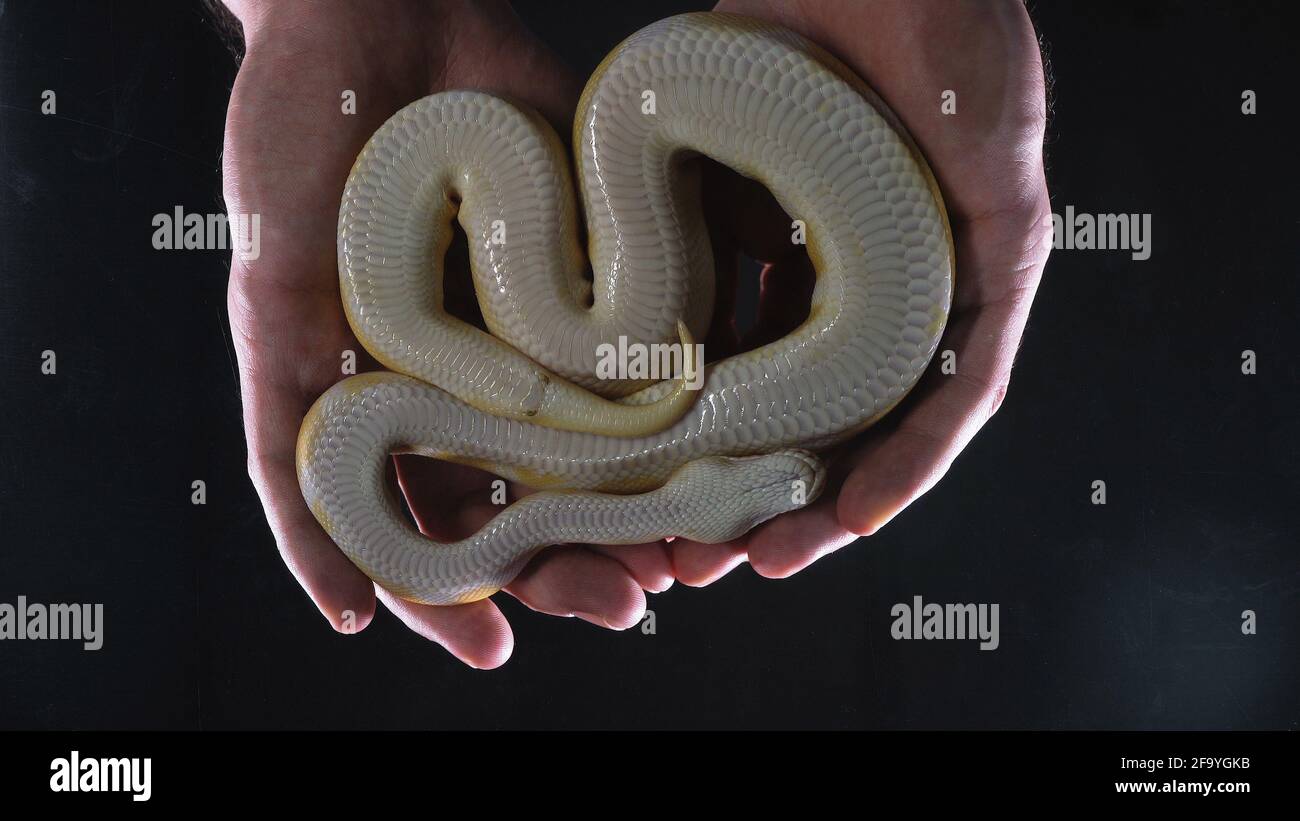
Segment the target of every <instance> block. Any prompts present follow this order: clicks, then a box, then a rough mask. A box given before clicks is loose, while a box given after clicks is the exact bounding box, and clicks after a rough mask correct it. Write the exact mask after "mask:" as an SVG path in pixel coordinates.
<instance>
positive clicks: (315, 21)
mask: <svg viewBox="0 0 1300 821" xmlns="http://www.w3.org/2000/svg"><path fill="white" fill-rule="evenodd" d="M221 1H222V2H223V3H224V4H225V6H226V8H227V9H229V10H230V12H231V13H232V14H233V15H234V16H235V17H237V18H238V19H239V22H240V25H241V26H242V27H243V30H244V44H245V48H246V49H247V50H249V51H252V50H253V49H254V48H255V47H260V46H261V45H262V44H263V43H268V44H269V43H276V42H279V41H282V40H284V39H292V40H296V41H300V42H301V41H304V40H309V41H310V40H318V41H325V42H333V43H347V44H349V45H355V46H359V47H361V48H368V49H374V50H375V53H377V54H382V53H384V52H385V51H386V50H388V49H390V48H391V47H392V44H393V43H394V42H396V41H399V40H401V39H403V38H411V37H412V36H414V37H417V38H418V37H428V36H430V34H431V33H433V32H437V31H439V30H445V29H446V28H448V27H451V26H453V25H454V24H455V23H458V22H460V21H461V20H463V19H466V18H468V17H472V16H475V15H477V14H478V13H479V8H478V6H477V4H475V3H474V2H473V0H370V2H367V3H365V4H358V3H351V2H344V1H343V0H221Z"/></svg>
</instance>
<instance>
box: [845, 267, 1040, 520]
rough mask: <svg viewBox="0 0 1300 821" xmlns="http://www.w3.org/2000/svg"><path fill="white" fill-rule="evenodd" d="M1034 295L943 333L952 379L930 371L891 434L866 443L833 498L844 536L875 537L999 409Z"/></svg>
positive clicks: (1014, 298)
mask: <svg viewBox="0 0 1300 821" xmlns="http://www.w3.org/2000/svg"><path fill="white" fill-rule="evenodd" d="M1032 299H1033V289H1032V288H1028V289H1020V290H1015V291H1011V292H1010V293H1009V294H1007V295H1006V297H1005V298H1003V299H1001V300H999V301H997V302H995V303H992V304H989V305H985V306H982V307H979V308H977V309H975V310H974V311H973V312H972V313H970V314H967V315H966V316H963V317H961V318H960V319H959V320H957V321H955V322H953V323H952V324H950V325H949V328H948V332H947V334H946V335H945V336H944V341H943V346H944V347H945V348H949V349H952V350H953V351H955V352H956V355H957V359H956V361H957V372H956V373H954V374H950V375H948V374H941V373H938V372H935V371H931V372H930V373H929V374H927V376H926V377H925V378H924V379H923V380H922V382H921V384H920V385H918V387H917V389H916V392H917V394H918V395H917V396H915V397H909V399H908V402H909V405H908V407H907V409H906V411H905V412H904V415H903V416H902V417H901V418H900V419H899V420H898V426H897V428H896V429H895V430H893V431H891V432H889V433H888V435H885V436H879V435H877V436H874V437H872V436H871V435H870V434H868V436H869V437H870V438H869V439H868V441H867V444H866V446H865V447H864V448H863V450H862V451H861V452H860V453H859V455H858V457H857V459H856V464H855V466H854V469H853V471H852V473H850V474H849V477H848V479H847V480H846V481H845V484H844V489H843V491H841V493H840V496H839V502H838V506H837V515H838V518H839V521H840V524H841V525H843V526H844V528H845V529H847V530H849V531H852V532H853V533H856V534H858V535H870V534H872V533H875V532H876V531H877V530H879V529H880V528H881V527H883V526H884V525H885V524H886V523H888V522H889V521H890V520H891V519H893V518H894V517H895V516H897V515H898V513H899V512H900V511H902V510H903V509H904V508H905V507H907V506H908V505H909V504H911V503H912V501H913V500H914V499H916V498H917V497H918V496H920V495H921V494H923V493H925V492H926V491H928V490H929V489H930V488H932V487H933V486H934V485H935V484H936V483H937V482H938V481H939V479H941V478H942V477H943V475H944V474H945V473H946V472H947V470H948V468H949V466H951V465H952V463H953V460H954V459H956V458H957V454H959V453H961V451H962V449H963V448H965V447H966V445H967V443H968V442H970V440H971V438H972V437H973V436H974V435H975V434H976V433H977V432H978V431H979V429H980V428H981V427H983V425H984V423H985V422H987V421H988V420H989V419H990V418H991V417H992V416H993V414H994V413H996V412H997V410H998V408H999V407H1000V406H1001V404H1002V401H1003V399H1004V397H1005V396H1006V391H1007V384H1008V382H1009V380H1010V378H1011V364H1012V360H1013V358H1014V357H1015V352H1016V346H1017V345H1018V344H1019V341H1020V336H1021V333H1022V332H1023V330H1024V325H1025V320H1026V318H1027V317H1028V314H1029V304H1030V302H1031V301H1032Z"/></svg>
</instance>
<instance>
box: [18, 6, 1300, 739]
mask: <svg viewBox="0 0 1300 821" xmlns="http://www.w3.org/2000/svg"><path fill="white" fill-rule="evenodd" d="M518 5H519V9H520V13H521V14H522V15H523V16H524V17H525V19H526V20H527V21H528V23H529V24H530V25H531V26H532V27H534V29H535V30H536V31H537V32H538V33H539V34H540V35H541V36H542V37H543V38H544V39H546V40H547V41H548V42H550V43H551V44H552V45H553V46H554V47H555V48H557V49H558V50H559V51H560V52H561V54H562V55H564V56H565V57H566V58H567V59H568V60H569V61H570V62H571V63H572V64H573V65H574V66H575V68H577V69H579V70H580V71H584V72H585V71H589V70H590V69H591V68H592V67H594V66H595V64H596V63H597V62H598V61H599V59H600V58H601V57H602V56H603V55H604V54H605V52H606V51H607V50H608V49H609V48H610V47H611V46H613V45H614V44H615V43H616V42H617V41H618V40H620V39H621V38H622V37H623V36H625V35H626V34H628V33H630V32H631V31H633V30H634V29H636V28H638V27H640V26H641V25H644V24H646V23H649V22H651V21H653V20H655V19H658V18H660V17H663V16H666V15H667V14H670V13H674V12H677V11H683V10H688V9H692V8H703V7H705V4H702V3H699V4H692V3H685V2H677V3H672V2H655V3H608V2H606V3H581V4H543V3H522V2H521V3H519V4H518ZM1132 5H1134V6H1138V8H1131V7H1130V4H1127V3H1125V4H1120V3H1115V4H1107V3H1102V4H1092V3H1090V4H1086V5H1085V4H1063V3H1059V4H1050V5H1048V4H1044V5H1043V6H1042V7H1040V8H1036V9H1035V18H1036V21H1037V23H1038V25H1039V27H1040V29H1041V31H1042V34H1043V36H1044V38H1045V39H1046V41H1047V44H1048V46H1049V56H1050V59H1051V65H1052V69H1053V73H1054V76H1055V93H1054V96H1055V107H1054V114H1053V117H1052V122H1051V125H1050V140H1049V146H1048V156H1049V167H1048V174H1049V186H1050V188H1051V191H1052V201H1053V210H1055V211H1058V212H1060V211H1063V210H1064V208H1065V206H1066V205H1074V206H1075V207H1076V209H1078V210H1079V211H1086V212H1130V213H1150V214H1152V222H1153V253H1152V256H1151V259H1150V260H1147V261H1144V262H1136V261H1133V260H1131V259H1130V258H1129V254H1128V253H1127V252H1122V251H1114V252H1104V251H1074V252H1071V251H1058V252H1056V253H1055V254H1054V255H1053V256H1052V258H1051V260H1050V262H1049V263H1048V267H1047V273H1046V275H1045V278H1044V281H1043V285H1042V288H1041V290H1040V291H1039V296H1038V299H1037V302H1036V304H1035V308H1034V314H1033V317H1032V319H1031V321H1030V325H1029V330H1028V332H1027V334H1026V337H1025V340H1024V343H1023V346H1022V349H1021V352H1020V355H1019V357H1018V360H1017V365H1016V370H1015V378H1014V380H1013V382H1012V387H1011V391H1010V394H1009V396H1008V400H1007V402H1006V404H1005V406H1004V408H1003V410H1002V411H1001V413H1000V414H999V415H998V416H997V417H996V418H995V419H994V420H993V421H992V422H991V424H990V425H989V426H988V427H987V428H986V429H985V430H984V432H983V433H982V434H981V435H980V436H979V437H978V438H977V439H976V440H975V441H974V443H973V444H972V445H971V446H970V447H969V448H968V449H967V450H966V452H965V453H964V454H963V455H962V456H961V457H960V458H959V459H958V461H957V463H956V465H955V466H954V468H953V470H952V471H951V473H950V474H949V475H948V477H947V478H946V479H944V481H943V482H942V483H941V484H940V485H939V486H938V487H937V488H935V489H934V490H933V491H932V492H931V493H929V494H928V495H927V496H925V497H924V498H923V499H921V500H920V501H919V502H917V503H916V504H914V505H913V506H912V507H911V508H909V509H908V510H907V511H906V512H905V513H904V514H902V515H901V516H900V517H899V518H898V519H897V520H896V521H895V522H894V523H892V524H891V525H890V526H889V527H887V528H885V529H884V530H883V531H882V532H881V533H880V534H878V535H877V536H875V537H873V538H870V539H867V540H862V541H860V542H859V543H857V544H855V545H854V546H852V547H850V548H846V549H844V550H842V551H840V552H839V553H837V554H835V555H834V556H831V557H828V558H826V559H824V560H822V561H821V562H818V563H817V564H816V565H814V566H813V567H812V568H810V569H809V570H807V571H805V572H803V573H800V574H798V575H797V576H795V577H793V578H791V579H788V580H785V581H780V582H774V581H766V580H763V579H761V578H759V577H758V576H756V575H755V574H754V573H752V572H751V571H749V570H748V569H747V568H743V567H742V568H740V569H738V570H736V571H735V572H733V573H731V574H730V575H729V576H728V577H726V578H725V579H724V580H722V581H720V582H718V583H717V584H715V585H713V586H712V587H710V588H708V589H705V590H692V589H688V588H684V587H683V586H681V585H678V586H676V587H674V588H673V589H671V590H670V591H668V592H667V593H664V594H661V595H658V596H654V597H652V598H651V601H650V607H651V608H652V609H653V610H654V611H655V612H656V614H657V627H658V632H657V634H656V635H643V634H642V633H641V632H640V631H639V630H637V629H633V630H630V631H627V632H625V633H612V632H607V631H602V630H599V629H597V628H595V627H592V626H590V625H587V624H585V623H581V622H576V621H573V620H561V619H555V618H551V617H545V616H540V615H536V614H532V613H530V612H529V611H527V610H526V609H525V608H523V607H522V606H521V605H519V604H518V603H516V602H514V601H513V600H511V599H508V598H506V597H500V598H501V600H502V601H501V603H502V606H503V608H504V609H505V611H506V613H507V615H508V616H510V617H511V620H512V624H513V626H514V630H515V635H516V640H517V646H516V649H515V653H514V656H513V658H512V659H511V661H510V662H508V663H507V664H506V666H505V667H504V668H502V669H500V670H497V671H494V672H476V671H472V670H469V669H466V668H464V667H462V666H461V665H460V664H459V663H458V662H456V661H454V660H453V659H452V658H451V657H449V656H448V655H447V654H446V653H445V652H443V651H442V650H441V649H439V648H437V647H436V646H431V645H429V644H427V643H426V642H425V641H424V640H422V639H420V638H418V637H416V636H415V635H414V634H411V633H409V632H408V631H407V630H406V629H405V628H404V627H403V626H402V625H401V624H400V623H399V622H398V621H397V620H396V619H395V618H393V617H391V616H389V615H388V614H386V613H384V612H382V609H381V613H380V615H379V616H378V617H377V618H376V621H375V623H374V624H373V625H372V626H371V628H370V629H368V630H367V631H365V632H364V633H363V634H361V635H359V636H355V637H344V636H339V635H336V634H334V633H333V632H332V631H330V630H329V629H328V627H327V625H326V624H325V623H324V622H323V621H322V620H321V618H320V616H319V615H318V614H317V611H316V609H315V607H314V606H313V605H312V604H311V603H310V601H309V600H308V599H307V598H306V596H305V594H304V593H303V592H302V591H301V589H300V588H299V587H298V585H297V584H296V583H295V582H294V580H293V578H292V577H291V576H290V574H289V572H288V571H287V570H286V569H285V568H284V566H283V565H282V564H281V562H280V559H279V556H278V554H277V552H276V550H275V545H274V541H273V539H272V537H271V535H270V532H269V531H268V529H267V527H266V524H265V521H264V519H263V518H262V513H261V509H260V507H259V505H258V502H257V498H256V495H255V493H254V491H253V489H252V486H251V485H250V483H249V481H248V479H247V477H246V475H245V472H244V455H245V451H244V444H243V438H242V428H241V423H240V410H239V400H238V394H237V387H236V385H237V382H236V377H235V366H234V358H233V357H234V355H233V351H232V349H231V347H230V343H229V329H228V324H227V321H226V317H225V299H224V294H225V277H226V272H227V259H226V255H225V254H222V253H221V252H195V251H189V252H163V251H155V250H154V249H153V248H152V246H151V244H150V239H151V237H152V233H153V227H152V226H151V224H150V220H151V218H152V216H153V215H154V214H156V213H159V212H170V211H171V210H172V209H173V208H174V207H175V206H176V205H181V206H183V207H184V208H185V210H186V211H198V212H214V211H221V210H223V204H222V201H221V197H220V191H221V185H220V164H219V152H220V148H221V138H222V125H223V121H224V116H225V105H226V101H227V98H228V94H229V88H230V84H231V82H232V80H233V77H234V73H235V65H234V63H233V61H232V60H231V58H230V55H229V54H228V53H227V52H226V50H225V48H224V46H223V45H222V43H221V41H220V39H219V38H218V37H217V35H216V34H215V33H214V31H213V28H212V26H211V23H210V21H209V20H208V19H207V17H206V14H205V12H204V11H203V10H202V8H201V7H199V6H197V5H189V4H183V3H167V2H157V3H151V4H134V3H99V2H85V3H55V2H49V3H46V2H9V3H6V4H4V5H3V10H2V11H0V14H2V15H3V16H0V49H2V50H0V61H2V62H3V72H2V73H3V78H2V79H0V162H2V163H3V168H0V179H2V180H3V185H0V601H4V602H13V601H14V600H15V599H16V597H17V596H18V595H20V594H22V595H26V596H28V598H29V599H30V600H33V601H44V602H64V601H66V602H102V603H104V605H105V611H106V616H105V619H106V625H105V646H104V649H103V650H101V651H99V652H96V653H88V652H84V651H82V650H81V649H80V645H79V644H78V643H76V642H30V641H28V642H16V641H14V642H3V643H0V727H5V728H87V729H95V728H141V729H148V728H383V729H400V728H433V727H454V728H467V727H577V728H587V727H606V726H618V727H639V728H663V727H736V726H739V727H864V728H881V727H883V728H934V727H949V728H980V727H990V728H1127V729H1152V728H1178V729H1183V728H1210V729H1218V728H1250V729H1261V728H1296V727H1297V723H1298V719H1300V709H1298V707H1300V701H1298V699H1297V684H1298V683H1300V682H1298V681H1297V662H1296V657H1297V640H1296V634H1295V631H1296V627H1297V588H1298V587H1300V573H1298V571H1300V561H1297V555H1296V551H1297V533H1298V531H1300V528H1298V527H1297V524H1300V513H1297V503H1296V499H1297V491H1298V490H1300V481H1298V479H1300V477H1298V475H1297V474H1298V469H1297V455H1300V436H1298V435H1297V432H1296V427H1295V424H1294V423H1295V408H1296V401H1297V399H1300V390H1297V384H1298V376H1300V374H1298V373H1297V365H1296V356H1297V339H1296V330H1295V322H1294V319H1295V315H1296V309H1297V306H1300V299H1297V297H1298V296H1300V295H1298V294H1297V289H1298V286H1297V277H1296V273H1297V262H1300V242H1298V240H1297V223H1298V222H1300V217H1298V216H1297V211H1296V208H1295V204H1294V200H1293V194H1294V191H1295V190H1297V187H1298V184H1300V179H1298V176H1300V175H1297V169H1296V160H1295V144H1294V134H1295V130H1294V128H1295V126H1296V124H1297V123H1296V119H1297V118H1296V117H1295V116H1294V114H1293V111H1294V106H1295V105H1297V101H1296V99H1295V87H1294V84H1295V82H1296V80H1297V71H1296V62H1297V61H1296V57H1295V53H1294V43H1293V42H1292V40H1291V39H1290V37H1289V36H1288V26H1287V25H1284V21H1282V20H1280V19H1278V17H1277V15H1276V14H1275V13H1269V12H1267V11H1266V9H1267V7H1266V6H1253V5H1252V6H1249V7H1247V8H1242V7H1241V5H1243V4H1229V3H1227V2H1224V3H1221V4H1213V5H1199V4H1183V3H1172V2H1169V3H1148V4H1132ZM1278 8H1279V10H1280V9H1281V8H1283V7H1281V6H1279V7H1278ZM1291 30H1292V31H1293V30H1294V29H1293V28H1291ZM47 88H50V89H54V90H55V91H56V92H57V94H58V114H57V115H56V116H42V115H41V114H40V113H39V107H40V95H41V91H42V90H43V89H47ZM1247 88H1249V89H1253V90H1255V91H1256V92H1257V94H1258V98H1259V113H1258V114H1257V115H1255V116H1243V115H1242V114H1241V112H1240V105H1241V92H1242V90H1243V89H1247ZM47 348H48V349H54V350H55V351H56V352H57V355H58V374H57V375H56V376H43V375H41V373H40V354H41V351H43V350H45V349H47ZM1247 348H1249V349H1252V350H1255V351H1256V352H1257V354H1258V357H1259V373H1258V375H1255V376H1244V375H1243V374H1242V373H1241V370H1240V362H1241V352H1242V351H1243V350H1244V349H1247ZM194 479H204V480H205V481H206V482H207V485H208V503H207V505H206V506H205V507H195V506H192V505H191V504H190V493H191V489H190V483H191V482H192V481H193V480H194ZM1095 479H1102V480H1105V481H1106V482H1107V485H1108V504H1106V505H1105V506H1104V507H1103V506H1094V505H1092V504H1091V503H1090V501H1089V496H1090V493H1091V483H1092V482H1093V480H1095ZM918 594H919V595H922V596H924V597H925V599H926V600H927V601H934V602H967V601H975V602H997V603H999V604H1000V606H1001V647H1000V649H998V650H997V651H996V652H981V651H980V650H979V649H978V648H977V646H976V644H975V643H973V642H897V641H893V640H891V639H890V634H889V625H890V622H891V618H890V616H889V610H890V607H891V606H892V605H893V604H894V603H896V602H904V601H910V600H911V597H912V596H914V595H918ZM1245 609H1252V610H1254V611H1255V612H1256V613H1257V614H1258V630H1259V632H1258V635H1255V636H1243V635H1242V633H1241V629H1240V625H1241V620H1240V614H1241V612H1242V611H1243V610H1245Z"/></svg>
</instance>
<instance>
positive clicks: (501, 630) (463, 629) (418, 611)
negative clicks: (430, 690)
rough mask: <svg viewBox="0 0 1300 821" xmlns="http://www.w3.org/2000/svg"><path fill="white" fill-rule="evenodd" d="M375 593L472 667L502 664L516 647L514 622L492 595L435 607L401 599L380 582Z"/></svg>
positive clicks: (406, 621)
mask: <svg viewBox="0 0 1300 821" xmlns="http://www.w3.org/2000/svg"><path fill="white" fill-rule="evenodd" d="M375 595H377V596H378V597H379V600H380V601H382V602H383V603H384V607H387V608H388V609H389V610H390V611H392V613H393V615H395V616H397V618H399V619H401V621H402V623H403V624H405V625H406V626H407V627H409V628H410V629H411V630H412V631H413V632H415V633H418V634H419V635H421V636H423V637H424V638H426V639H428V640H429V641H433V642H437V643H438V644H440V645H442V646H443V647H444V648H445V649H446V650H447V652H449V653H451V654H452V655H453V656H455V657H456V658H458V659H460V660H461V661H463V662H465V663H466V664H468V665H469V666H470V667H474V668H476V669H478V670H491V669H494V668H496V667H500V666H501V665H503V664H505V663H506V660H507V659H509V658H510V654H511V653H512V652H513V651H514V649H515V636H514V633H512V632H511V630H510V623H509V622H508V621H506V617H505V616H504V615H503V614H502V613H501V610H500V609H498V608H497V606H496V605H495V604H493V603H492V600H491V599H482V600H480V601H476V602H471V603H469V604H458V605H456V606H454V607H433V606H431V605H425V604H415V603H414V602H409V601H406V600H405V599H399V598H398V597H396V596H394V595H393V594H392V593H390V592H388V591H387V590H385V589H384V588H382V587H380V586H379V585H375Z"/></svg>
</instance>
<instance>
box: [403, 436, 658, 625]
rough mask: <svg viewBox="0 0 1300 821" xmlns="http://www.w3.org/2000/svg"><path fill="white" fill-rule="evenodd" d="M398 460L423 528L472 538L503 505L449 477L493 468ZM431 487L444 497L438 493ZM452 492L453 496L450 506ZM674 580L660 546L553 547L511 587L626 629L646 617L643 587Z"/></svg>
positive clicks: (536, 603) (479, 474)
mask: <svg viewBox="0 0 1300 821" xmlns="http://www.w3.org/2000/svg"><path fill="white" fill-rule="evenodd" d="M394 462H395V464H396V474H397V481H398V483H399V485H400V487H401V490H402V493H403V494H405V495H406V498H407V500H408V504H409V506H410V508H411V512H412V514H413V515H414V517H415V519H416V521H417V523H418V524H419V527H420V530H421V532H423V533H424V534H425V535H426V536H430V537H431V538H433V539H435V540H436V541H441V542H448V541H455V540H458V539H463V538H466V537H467V536H469V535H471V534H473V533H475V532H477V531H478V530H479V528H481V527H482V526H483V525H484V524H485V523H487V522H488V521H489V520H490V519H491V518H492V517H494V516H496V515H497V514H498V513H500V512H501V510H502V507H501V506H500V505H496V504H493V503H492V502H491V501H490V488H487V487H484V488H474V487H470V488H469V489H466V490H463V491H461V492H460V493H449V492H448V490H447V488H448V487H449V486H451V487H456V486H460V485H458V484H457V483H456V482H454V481H449V476H456V475H460V476H462V478H464V477H468V478H469V479H470V480H471V481H470V484H471V485H472V484H477V483H478V481H479V480H481V479H484V478H485V477H486V478H491V477H490V474H487V473H484V472H483V471H478V470H475V469H472V468H459V466H457V465H450V464H447V463H444V462H440V461H437V460H433V459H425V458H421V457H415V456H398V457H396V458H395V459H394ZM458 469H460V470H461V473H459V474H458V473H456V471H457V470H458ZM449 471H450V472H451V473H449ZM430 494H434V495H435V496H438V497H440V498H438V499H432V498H430ZM447 499H451V500H452V504H451V505H450V509H448V504H447ZM605 551H609V552H608V553H605ZM602 554H605V555H602ZM672 581H673V579H672V572H671V565H670V564H669V562H668V560H667V558H666V556H664V553H663V549H662V547H660V546H659V545H654V544H649V545H624V546H617V547H611V548H598V549H597V550H595V551H593V550H588V549H583V548H577V547H552V548H548V549H547V550H545V551H543V552H542V553H541V554H539V555H538V556H537V557H536V558H535V559H533V561H532V562H530V563H529V565H528V567H527V568H525V570H524V572H523V573H521V574H520V575H519V576H518V577H517V578H516V579H515V581H514V582H513V583H512V584H511V585H509V586H508V587H506V592H508V593H510V594H511V595H513V596H515V597H516V598H517V599H519V600H520V601H522V602H523V603H524V604H526V605H528V606H529V607H531V608H532V609H534V610H537V611H539V612H542V613H548V614H550V615H558V616H577V617H578V618H581V619H583V620H585V621H589V622H591V623H592V624H597V625H600V626H602V627H610V628H613V629H616V630H623V629H626V628H627V627H631V626H632V625H634V624H637V623H638V622H640V620H641V616H642V614H643V613H644V611H645V594H644V592H643V591H642V588H643V587H644V588H645V589H646V590H654V591H660V590H666V589H667V588H668V587H669V586H670V585H671V584H672Z"/></svg>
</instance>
